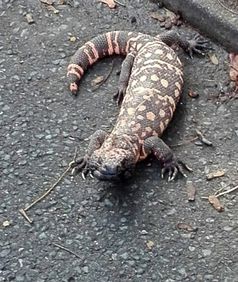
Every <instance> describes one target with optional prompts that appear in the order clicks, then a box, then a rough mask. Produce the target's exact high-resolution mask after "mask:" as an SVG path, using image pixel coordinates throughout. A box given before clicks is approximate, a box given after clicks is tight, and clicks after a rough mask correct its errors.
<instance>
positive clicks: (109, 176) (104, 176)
mask: <svg viewBox="0 0 238 282" xmlns="http://www.w3.org/2000/svg"><path fill="white" fill-rule="evenodd" d="M92 174H93V176H95V177H96V178H97V179H98V180H105V181H116V180H120V179H121V177H120V175H118V174H117V173H108V172H102V171H100V170H94V171H93V173H92Z"/></svg>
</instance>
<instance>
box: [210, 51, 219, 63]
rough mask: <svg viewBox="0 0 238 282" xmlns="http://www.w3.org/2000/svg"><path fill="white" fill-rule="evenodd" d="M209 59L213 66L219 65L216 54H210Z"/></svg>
mask: <svg viewBox="0 0 238 282" xmlns="http://www.w3.org/2000/svg"><path fill="white" fill-rule="evenodd" d="M208 57H209V59H210V61H211V62H212V63H213V65H218V64H219V61H218V59H217V56H216V55H215V54H211V53H208Z"/></svg>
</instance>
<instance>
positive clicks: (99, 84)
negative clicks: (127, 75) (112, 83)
mask: <svg viewBox="0 0 238 282" xmlns="http://www.w3.org/2000/svg"><path fill="white" fill-rule="evenodd" d="M113 68H114V60H113V61H112V64H111V68H110V70H109V72H108V74H107V75H106V76H105V77H104V79H103V80H102V81H101V82H100V83H98V84H97V85H96V86H95V87H94V88H93V89H92V91H96V90H97V89H98V88H99V87H100V86H101V85H102V84H103V83H105V82H106V81H107V80H108V78H109V76H110V75H111V73H112V71H113Z"/></svg>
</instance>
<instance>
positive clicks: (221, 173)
mask: <svg viewBox="0 0 238 282" xmlns="http://www.w3.org/2000/svg"><path fill="white" fill-rule="evenodd" d="M224 175H225V171H224V170H217V171H213V172H210V173H208V174H207V180H211V179H213V178H218V177H222V176H224Z"/></svg>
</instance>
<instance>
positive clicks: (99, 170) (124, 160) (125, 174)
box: [88, 137, 136, 181]
mask: <svg viewBox="0 0 238 282" xmlns="http://www.w3.org/2000/svg"><path fill="white" fill-rule="evenodd" d="M132 147H133V145H132V142H131V140H128V139H126V140H125V139H123V138H122V137H120V138H119V140H118V139H117V138H110V139H108V140H106V142H105V143H104V144H103V145H102V147H101V148H99V149H98V150H95V151H94V152H93V154H92V155H91V157H90V158H89V161H88V168H89V170H90V172H91V173H92V174H93V175H94V176H95V177H96V178H97V179H99V180H111V181H113V180H121V179H125V178H129V177H130V176H131V174H132V172H133V170H134V167H135V164H136V152H135V149H134V150H133V148H132Z"/></svg>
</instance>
